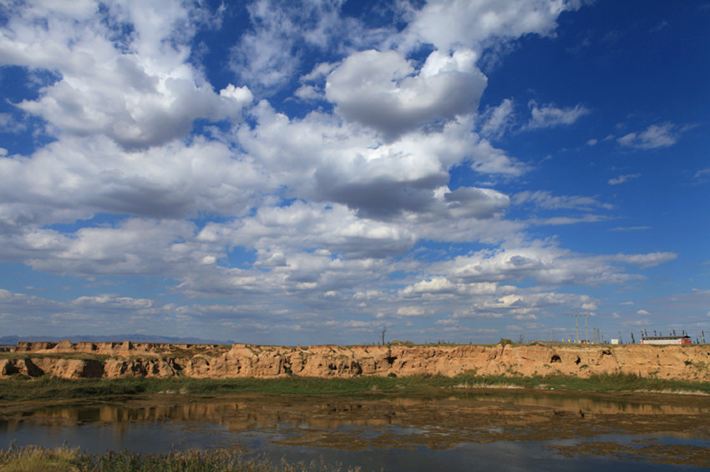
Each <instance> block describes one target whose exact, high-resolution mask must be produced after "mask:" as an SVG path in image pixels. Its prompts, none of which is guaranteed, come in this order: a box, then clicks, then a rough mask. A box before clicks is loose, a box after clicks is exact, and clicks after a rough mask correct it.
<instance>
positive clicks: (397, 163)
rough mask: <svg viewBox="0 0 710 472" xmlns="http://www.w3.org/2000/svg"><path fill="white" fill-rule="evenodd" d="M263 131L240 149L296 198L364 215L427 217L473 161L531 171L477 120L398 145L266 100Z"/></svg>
mask: <svg viewBox="0 0 710 472" xmlns="http://www.w3.org/2000/svg"><path fill="white" fill-rule="evenodd" d="M255 118H256V125H255V126H254V127H251V126H246V125H244V126H242V127H241V128H240V129H239V132H238V138H239V143H240V144H241V145H242V146H243V147H244V149H245V150H246V152H247V153H249V154H250V155H251V156H253V157H254V158H256V159H257V160H258V161H259V162H260V163H261V164H262V165H264V166H265V168H266V169H268V170H269V171H270V173H271V175H272V176H273V177H274V178H275V179H276V180H277V181H278V182H280V183H282V185H285V186H286V187H287V188H288V189H290V190H291V191H292V192H293V193H294V194H295V195H298V196H299V197H305V198H308V199H314V200H316V201H331V202H336V203H342V204H345V205H347V206H349V207H350V208H354V209H357V210H359V211H361V212H362V213H363V214H364V215H369V216H374V217H387V216H392V215H396V214H398V213H400V212H401V211H413V212H420V211H426V210H428V209H429V208H430V207H431V206H432V205H435V204H436V201H435V190H436V189H437V188H439V187H442V186H444V185H445V184H446V182H447V181H448V169H449V168H450V167H451V166H453V165H455V164H458V163H462V162H464V161H465V160H467V159H469V160H470V161H471V165H472V167H473V168H474V169H475V170H477V171H478V172H480V173H484V174H503V175H519V174H520V173H522V169H523V166H522V165H521V164H520V163H519V162H517V161H516V160H515V159H513V158H511V157H508V156H506V155H505V153H503V152H502V151H500V150H498V149H496V148H494V147H493V146H492V145H490V143H488V142H487V141H485V140H482V139H480V138H478V137H477V136H475V135H474V134H472V133H471V132H470V128H471V126H472V119H471V117H464V118H461V119H457V120H454V121H451V122H449V123H447V124H446V125H444V126H443V128H442V129H441V130H440V131H432V132H426V131H422V132H416V133H409V134H407V135H404V136H402V137H400V138H399V139H396V140H394V141H391V142H382V141H381V140H379V139H378V137H377V135H376V134H373V133H372V132H371V131H369V130H367V129H363V128H360V127H358V126H355V125H351V124H348V123H343V122H342V121H340V120H337V119H336V118H334V117H332V116H328V115H325V114H322V113H318V112H313V113H310V114H309V115H307V116H306V117H305V118H303V119H300V120H299V119H290V118H289V117H288V116H286V115H284V114H280V113H276V112H275V111H274V110H273V109H272V108H271V106H269V105H268V104H267V103H265V102H262V103H261V104H259V106H258V107H257V108H256V109H255Z"/></svg>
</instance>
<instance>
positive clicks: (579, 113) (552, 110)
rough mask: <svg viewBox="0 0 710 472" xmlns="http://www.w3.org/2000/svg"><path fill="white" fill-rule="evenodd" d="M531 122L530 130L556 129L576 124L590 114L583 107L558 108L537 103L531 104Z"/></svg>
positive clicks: (528, 126) (532, 102) (529, 123)
mask: <svg viewBox="0 0 710 472" xmlns="http://www.w3.org/2000/svg"><path fill="white" fill-rule="evenodd" d="M529 106H530V121H529V122H528V124H527V126H526V127H527V128H528V129H539V128H554V127H556V126H566V125H571V124H574V123H575V122H576V121H577V120H578V119H580V118H581V117H583V116H584V115H588V114H589V113H590V111H589V109H587V108H585V107H583V106H582V105H575V106H574V107H571V108H558V107H556V106H555V105H539V106H538V104H537V103H536V102H535V101H531V102H530V103H529Z"/></svg>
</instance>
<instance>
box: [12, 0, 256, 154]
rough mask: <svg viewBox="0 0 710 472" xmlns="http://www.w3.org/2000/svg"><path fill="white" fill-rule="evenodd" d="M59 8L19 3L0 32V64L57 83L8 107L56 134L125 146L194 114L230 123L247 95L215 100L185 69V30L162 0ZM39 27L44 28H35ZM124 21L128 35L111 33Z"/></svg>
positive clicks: (166, 136) (180, 14)
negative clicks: (40, 72)
mask: <svg viewBox="0 0 710 472" xmlns="http://www.w3.org/2000/svg"><path fill="white" fill-rule="evenodd" d="M82 5H85V7H82V8H78V7H77V8H74V9H63V10H62V11H61V12H58V11H57V9H56V8H55V7H53V6H51V5H43V6H40V5H38V4H30V5H26V4H23V5H22V6H19V7H18V10H17V11H16V12H15V14H14V15H12V16H11V17H10V18H9V21H8V22H7V23H6V24H5V25H3V27H2V28H0V64H3V65H19V66H25V67H28V68H31V69H44V70H49V71H51V72H53V73H56V74H57V75H58V77H59V78H58V79H57V80H56V81H54V82H52V83H49V84H47V85H45V86H43V87H42V88H41V89H40V90H39V97H37V98H36V99H28V100H23V101H21V102H20V103H18V104H17V106H18V107H19V108H21V109H22V110H24V111H26V112H28V113H32V114H34V115H37V116H40V117H42V118H43V119H45V120H46V121H47V122H48V124H49V126H50V128H51V129H53V130H56V131H57V132H61V133H66V134H72V135H77V136H88V135H93V134H103V135H105V136H108V137H110V138H111V139H113V140H114V141H116V142H117V143H119V144H120V145H121V146H123V147H124V148H127V149H136V148H145V147H149V146H154V145H159V144H162V143H165V142H168V141H170V140H172V139H175V138H177V137H180V136H182V135H184V134H185V133H187V132H189V131H190V129H191V127H192V123H193V121H194V120H195V119H197V118H205V119H210V120H221V119H226V118H229V119H236V118H238V116H239V113H240V110H241V109H242V108H243V107H244V106H245V105H246V104H248V103H249V102H250V100H251V95H250V94H249V93H247V92H248V91H247V90H244V89H241V90H242V92H241V93H238V94H235V93H231V92H232V91H234V90H236V89H235V88H234V86H233V85H230V87H231V88H227V89H226V92H227V93H222V94H217V93H215V91H214V90H213V89H212V86H211V85H210V84H209V83H208V82H206V80H205V79H204V77H202V75H201V74H200V73H199V72H198V71H197V70H195V69H194V68H193V67H192V66H191V65H189V63H188V58H189V54H190V49H189V47H188V46H187V45H186V44H187V40H189V39H190V33H191V32H192V31H193V30H194V28H193V27H192V24H191V21H192V20H191V16H190V12H189V10H188V9H186V8H184V7H183V6H182V5H180V4H176V3H172V2H162V4H161V3H151V4H140V3H127V4H125V5H124V4H120V3H117V4H114V5H113V6H111V7H110V8H108V9H106V11H104V10H102V9H99V8H98V5H96V4H93V6H92V5H91V4H89V3H88V2H87V3H85V4H82ZM41 24H43V25H44V27H38V25H41ZM126 25H130V26H131V27H132V28H133V34H131V35H121V33H120V30H121V28H125V27H126Z"/></svg>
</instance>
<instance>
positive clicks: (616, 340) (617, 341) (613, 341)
mask: <svg viewBox="0 0 710 472" xmlns="http://www.w3.org/2000/svg"><path fill="white" fill-rule="evenodd" d="M611 343H612V344H614V345H616V344H619V340H618V339H616V338H612V339H611Z"/></svg>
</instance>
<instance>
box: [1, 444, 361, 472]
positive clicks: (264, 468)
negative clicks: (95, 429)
mask: <svg viewBox="0 0 710 472" xmlns="http://www.w3.org/2000/svg"><path fill="white" fill-rule="evenodd" d="M351 470H357V469H347V468H342V467H337V466H327V465H324V464H320V463H309V464H304V463H297V464H294V463H287V462H283V461H281V462H277V463H274V462H271V461H267V460H257V459H251V460H250V459H244V458H243V456H242V455H241V454H240V453H239V452H237V451H231V450H223V449H215V450H205V451H202V450H200V451H197V450H193V451H184V452H171V453H169V454H161V455H153V454H134V453H129V452H119V453H115V452H112V453H106V454H100V455H90V454H84V453H82V452H80V451H79V450H78V449H67V448H58V449H43V448H39V447H27V448H21V449H9V450H0V472H99V471H100V472H216V471H219V472H222V471H224V472H226V471H229V472H335V471H339V472H346V471H351Z"/></svg>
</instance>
